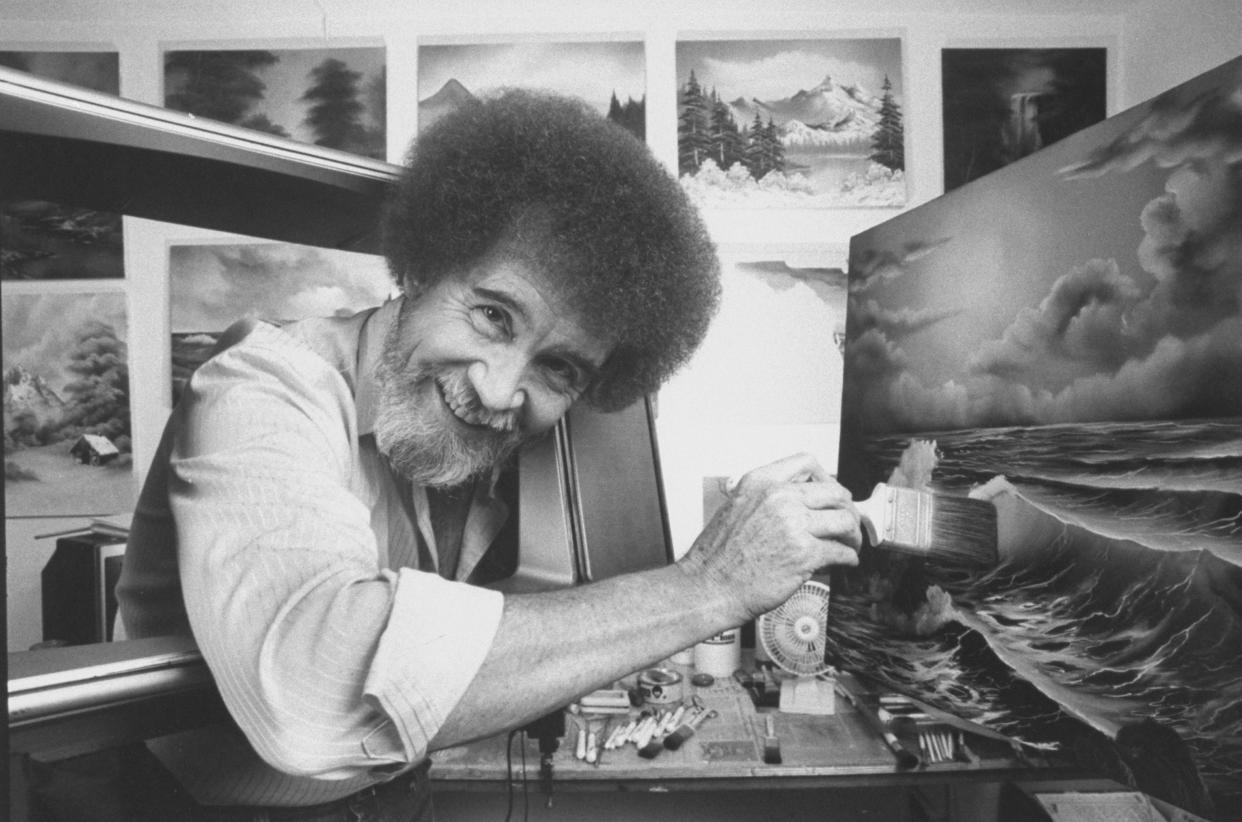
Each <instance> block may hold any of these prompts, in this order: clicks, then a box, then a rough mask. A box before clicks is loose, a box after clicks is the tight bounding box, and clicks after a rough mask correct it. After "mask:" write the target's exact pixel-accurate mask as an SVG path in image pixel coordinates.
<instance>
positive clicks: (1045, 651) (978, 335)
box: [833, 58, 1242, 819]
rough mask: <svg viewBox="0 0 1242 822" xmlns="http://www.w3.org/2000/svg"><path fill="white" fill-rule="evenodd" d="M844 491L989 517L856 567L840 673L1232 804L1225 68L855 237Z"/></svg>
mask: <svg viewBox="0 0 1242 822" xmlns="http://www.w3.org/2000/svg"><path fill="white" fill-rule="evenodd" d="M848 273H849V285H848V288H849V296H848V303H847V318H846V343H845V373H844V384H843V404H842V437H841V451H840V453H841V457H840V463H839V466H838V467H839V474H840V477H841V480H842V481H843V482H844V483H845V484H846V485H847V486H848V487H849V488H850V490H851V492H852V493H853V494H854V495H855V497H856V498H861V497H864V496H866V495H868V493H869V491H870V489H871V488H872V487H873V486H874V484H875V483H876V482H879V481H882V480H888V481H893V482H898V483H902V484H906V485H913V486H919V487H925V488H929V489H932V490H934V491H935V492H937V493H940V494H955V495H967V494H969V495H971V496H975V497H978V498H982V499H987V500H991V501H992V502H994V503H995V505H996V507H997V511H998V515H999V517H998V521H999V530H998V546H999V552H1000V560H999V563H998V564H997V565H996V566H995V567H991V568H987V569H982V570H973V571H969V570H962V569H951V568H947V567H942V566H940V565H938V564H937V563H935V562H933V561H931V560H919V561H913V560H902V559H895V558H893V557H891V556H886V555H884V554H883V552H882V551H875V550H868V549H866V548H865V549H864V556H863V559H864V561H863V563H862V567H861V568H860V569H859V570H857V571H851V572H849V573H848V574H845V575H843V577H842V579H841V580H840V584H839V585H838V586H836V590H835V592H834V593H835V594H836V596H835V597H834V602H833V608H834V616H833V634H834V651H833V653H834V654H835V655H836V657H837V658H838V661H839V662H840V663H841V664H842V665H843V666H844V667H848V668H849V669H851V670H861V671H871V672H874V674H875V675H876V676H877V677H879V678H881V679H883V680H885V681H886V683H887V684H888V685H890V686H891V687H894V688H897V689H900V690H904V691H906V692H909V693H911V694H917V695H919V696H921V697H923V698H925V699H927V700H928V701H930V702H932V703H935V704H936V705H938V706H939V707H941V708H945V709H948V710H950V711H953V712H955V713H956V714H958V715H960V716H963V717H966V718H970V719H974V720H976V721H978V722H982V723H985V724H987V725H989V726H990V727H992V728H993V729H995V730H998V731H1000V732H1002V733H1005V734H1007V735H1009V736H1010V737H1011V738H1013V739H1015V740H1016V741H1017V744H1019V745H1020V746H1021V747H1022V748H1023V749H1024V750H1026V751H1028V752H1029V754H1030V755H1031V756H1038V757H1046V758H1052V759H1064V760H1069V761H1071V762H1074V763H1077V764H1079V765H1086V766H1088V767H1090V768H1092V769H1093V770H1095V771H1097V772H1103V773H1105V774H1107V775H1109V776H1112V777H1113V778H1116V779H1119V780H1121V781H1123V782H1127V783H1129V784H1133V785H1136V786H1137V787H1139V788H1140V789H1142V790H1144V791H1146V792H1147V793H1148V794H1150V795H1153V796H1156V797H1159V798H1163V799H1166V800H1167V801H1170V802H1173V803H1174V804H1176V805H1178V806H1180V807H1182V808H1185V809H1187V810H1190V811H1192V812H1196V813H1198V814H1200V815H1202V816H1204V817H1206V818H1230V819H1232V818H1238V815H1239V813H1242V811H1240V807H1242V781H1240V780H1239V779H1238V774H1240V773H1242V712H1239V710H1238V706H1239V705H1240V704H1242V654H1239V652H1238V649H1239V648H1242V58H1239V59H1237V60H1233V61H1231V62H1229V63H1226V64H1224V65H1222V66H1220V67H1218V68H1217V69H1215V70H1213V71H1211V72H1208V73H1206V74H1203V75H1201V76H1199V77H1197V78H1195V79H1193V80H1190V81H1188V82H1186V83H1184V84H1183V85H1180V86H1178V87H1176V88H1173V89H1171V90H1169V91H1167V92H1165V93H1163V94H1161V95H1159V96H1157V97H1156V98H1154V99H1152V100H1150V101H1148V102H1146V103H1143V104H1141V105H1138V106H1136V107H1134V108H1131V109H1129V110H1126V111H1124V112H1122V113H1120V114H1118V115H1116V116H1114V117H1112V118H1109V119H1107V120H1104V121H1102V122H1099V123H1097V124H1095V125H1093V126H1089V127H1087V128H1084V129H1082V130H1080V131H1077V132H1076V133H1074V134H1071V135H1069V136H1066V137H1065V138H1063V139H1062V140H1060V141H1058V142H1057V143H1056V144H1055V145H1051V146H1048V147H1046V148H1044V149H1042V150H1039V151H1036V152H1034V153H1032V154H1030V155H1029V156H1027V157H1024V158H1022V159H1020V160H1018V161H1016V162H1013V163H1011V164H1009V165H1007V166H1005V167H1004V168H1001V169H999V170H997V171H994V172H993V173H991V174H988V175H986V176H983V177H980V178H978V179H976V180H973V181H971V182H969V183H967V184H965V185H963V186H961V187H960V188H957V189H954V190H952V191H950V192H949V193H947V194H945V195H944V196H942V197H940V198H938V199H936V200H933V201H931V202H929V203H927V204H924V205H922V206H920V207H918V208H915V209H912V210H910V211H908V212H906V213H904V214H902V215H900V216H898V217H896V218H894V219H892V220H889V221H887V222H885V223H882V224H880V225H878V226H876V227H874V228H872V229H869V230H867V231H865V232H863V233H860V234H858V235H856V236H855V237H853V238H852V241H851V246H850V262H849V272H848Z"/></svg>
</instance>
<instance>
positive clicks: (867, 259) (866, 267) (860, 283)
mask: <svg viewBox="0 0 1242 822" xmlns="http://www.w3.org/2000/svg"><path fill="white" fill-rule="evenodd" d="M947 242H949V238H947V237H944V238H941V239H938V240H930V241H919V242H908V243H905V244H903V245H902V247H901V249H900V250H899V251H897V252H893V251H880V250H876V249H867V250H866V251H864V252H863V253H861V254H859V255H858V257H857V259H852V260H850V286H849V288H850V293H859V292H863V291H866V290H867V289H869V288H872V287H874V286H876V285H879V284H880V283H885V282H888V281H890V280H895V279H898V278H899V277H902V276H904V275H905V273H906V271H907V266H909V265H910V264H911V263H913V262H916V261H917V260H920V259H922V258H923V257H926V256H927V255H928V254H931V253H932V252H933V251H935V250H936V249H937V248H939V247H940V246H942V245H944V244H945V243H947Z"/></svg>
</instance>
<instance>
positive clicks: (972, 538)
mask: <svg viewBox="0 0 1242 822" xmlns="http://www.w3.org/2000/svg"><path fill="white" fill-rule="evenodd" d="M932 545H934V546H935V547H936V555H937V556H939V557H941V558H943V559H944V560H945V561H946V562H950V561H952V562H958V563H961V564H964V565H995V564H996V560H997V553H996V506H995V505H993V504H992V503H990V502H988V501H986V500H981V499H971V498H970V497H946V496H941V495H937V496H936V497H935V502H934V503H933V504H932Z"/></svg>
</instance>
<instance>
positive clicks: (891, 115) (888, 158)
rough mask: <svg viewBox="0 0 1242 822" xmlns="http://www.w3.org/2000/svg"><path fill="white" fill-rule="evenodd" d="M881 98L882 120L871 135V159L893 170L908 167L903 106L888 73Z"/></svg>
mask: <svg viewBox="0 0 1242 822" xmlns="http://www.w3.org/2000/svg"><path fill="white" fill-rule="evenodd" d="M882 88H883V90H884V95H883V96H882V97H881V98H880V122H879V125H877V126H876V129H875V134H874V135H872V137H871V157H870V159H871V161H872V162H874V163H879V164H880V165H882V166H884V167H885V168H890V169H892V170H893V171H901V170H904V169H905V167H906V149H905V128H904V127H903V126H902V123H901V107H900V106H899V105H897V101H896V100H894V99H893V84H892V83H891V82H889V79H888V75H885V76H884V85H883V86H882Z"/></svg>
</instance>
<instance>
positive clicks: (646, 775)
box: [431, 678, 1060, 789]
mask: <svg viewBox="0 0 1242 822" xmlns="http://www.w3.org/2000/svg"><path fill="white" fill-rule="evenodd" d="M849 681H850V682H851V684H852V685H854V686H857V685H858V683H857V680H853V679H850V680H849ZM618 684H619V685H621V686H624V685H626V684H627V683H626V681H622V682H621V683H618ZM696 696H697V698H698V699H699V700H700V701H701V703H702V704H703V706H704V707H705V708H706V709H709V710H715V711H716V712H717V715H716V716H715V717H712V718H710V719H708V720H706V721H704V722H703V723H702V724H701V725H700V726H699V727H698V729H697V731H696V733H695V734H694V735H693V736H692V737H690V738H689V739H688V740H687V741H686V742H685V743H684V744H683V745H682V746H681V747H680V748H679V749H677V750H661V751H660V752H659V753H658V755H656V756H655V757H654V758H644V757H642V756H639V754H638V751H637V749H636V747H635V746H634V745H633V744H628V745H624V746H622V747H619V748H616V749H612V750H602V751H601V752H600V757H599V760H598V762H597V763H590V762H587V761H585V760H582V759H579V758H578V757H577V756H576V755H575V747H576V746H575V741H576V735H577V733H578V732H579V731H580V729H581V728H582V727H583V725H584V724H585V718H584V717H583V716H579V715H573V714H567V716H566V723H565V728H566V733H565V735H564V737H562V738H561V739H560V742H559V745H558V747H557V750H556V751H555V752H554V753H553V754H552V757H551V763H552V779H553V781H554V783H555V784H556V785H558V786H563V787H567V788H573V789H590V788H601V787H604V788H606V787H610V786H611V787H629V788H637V789H642V788H643V787H647V788H652V789H655V788H656V786H657V785H658V787H659V789H667V788H670V787H672V786H674V785H676V784H677V783H680V782H684V783H686V784H687V786H689V785H690V784H691V783H693V785H694V786H696V787H703V784H704V783H703V782H702V780H716V781H718V782H716V783H715V784H717V785H718V786H719V787H725V786H726V785H727V786H729V787H774V786H775V785H776V782H773V781H772V780H776V781H777V782H779V784H780V785H787V786H808V785H814V786H819V785H824V784H829V783H830V784H832V785H839V786H850V785H867V784H872V785H875V784H908V783H910V782H916V781H920V780H932V781H935V780H939V779H950V780H953V779H959V780H980V779H984V780H997V779H1003V778H1006V777H1008V776H1014V775H1018V774H1022V775H1029V774H1030V773H1031V772H1032V771H1033V770H1035V771H1039V772H1043V771H1047V772H1048V773H1049V775H1051V774H1052V773H1053V772H1056V771H1058V770H1060V769H1059V768H1057V767H1056V766H1055V765H1054V764H1053V763H1050V762H1046V761H1043V760H1038V761H1032V760H1031V759H1029V758H1027V757H1025V756H1024V757H1022V759H1021V760H1019V755H1018V753H1017V752H1016V750H1015V748H1014V747H1013V746H1011V745H1010V744H1008V743H1007V742H1006V741H1004V740H1003V738H1000V737H999V736H998V735H994V734H993V735H987V736H985V735H981V734H988V733H989V732H987V731H986V730H985V729H982V728H978V731H979V732H980V733H971V732H964V739H965V741H966V743H967V746H968V747H969V748H970V750H971V753H972V754H974V756H975V758H974V759H973V760H969V759H966V758H964V757H963V759H961V760H953V761H938V762H934V763H924V764H920V765H918V766H915V767H901V766H899V765H898V762H897V758H896V756H895V754H894V753H893V751H891V750H890V749H889V747H888V746H887V745H886V744H885V742H884V740H883V739H882V737H881V736H880V734H879V733H878V732H877V731H876V730H875V729H874V726H873V723H872V722H870V721H868V719H867V718H866V717H864V715H863V714H861V713H860V711H859V710H858V709H857V708H856V707H855V706H854V705H852V704H851V703H850V702H849V701H847V700H846V699H844V698H841V697H840V696H838V697H837V698H836V700H835V712H834V713H833V714H830V715H812V714H794V713H784V712H781V711H779V710H778V709H776V708H775V707H766V706H765V707H756V705H755V702H754V701H753V700H752V698H751V696H750V694H749V693H748V692H747V691H746V690H744V689H743V688H742V686H741V685H740V684H739V683H738V682H736V681H735V680H734V679H732V678H726V679H716V680H715V682H714V683H713V684H712V685H710V686H708V687H698V686H693V685H689V684H688V683H687V684H686V685H685V693H684V701H685V702H687V703H688V702H689V701H690V700H691V699H692V698H694V697H696ZM871 696H872V697H874V696H875V695H874V694H872V695H871ZM768 713H771V714H772V715H773V718H774V723H775V731H776V735H777V737H778V738H779V741H780V750H781V763H780V764H767V763H765V762H764V757H763V752H764V737H765V734H766V724H765V714H768ZM638 714H639V709H638V708H633V709H631V711H630V713H629V715H628V716H612V717H610V718H604V717H593V718H592V720H591V721H592V723H593V724H594V726H595V728H596V729H597V732H598V733H600V734H601V737H600V738H601V739H607V737H608V735H609V733H610V732H611V730H612V729H613V728H615V727H616V726H617V725H618V724H624V723H626V722H628V721H629V719H630V718H631V717H633V716H637V715H638ZM949 719H951V718H949ZM937 726H938V727H945V726H944V725H943V724H941V722H940V717H937ZM969 727H972V726H970V724H969V723H964V722H962V723H960V724H959V725H955V726H951V728H950V730H954V729H957V728H969ZM974 727H976V728H977V726H974ZM915 744H916V745H917V743H915ZM523 756H525V773H526V776H527V779H528V780H529V781H530V782H536V781H537V780H538V778H539V768H540V751H539V746H538V743H537V741H536V740H535V739H532V738H528V737H526V736H525V735H522V734H519V735H516V736H515V738H513V740H512V743H511V748H510V743H509V736H508V735H500V736H496V737H491V738H488V739H484V740H479V741H476V742H473V743H471V744H468V745H463V746H460V747H455V748H449V749H446V750H442V751H437V752H436V753H434V754H433V755H432V763H433V766H432V769H431V775H432V779H433V780H436V781H437V782H439V783H443V784H446V785H447V784H451V786H452V787H455V788H463V789H472V788H476V787H477V788H486V787H487V786H488V785H491V786H492V787H495V786H498V785H499V786H504V785H505V784H506V783H507V779H506V775H507V774H509V773H513V775H514V779H515V780H518V781H520V779H521V773H522V767H523V764H522V757H523Z"/></svg>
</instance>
